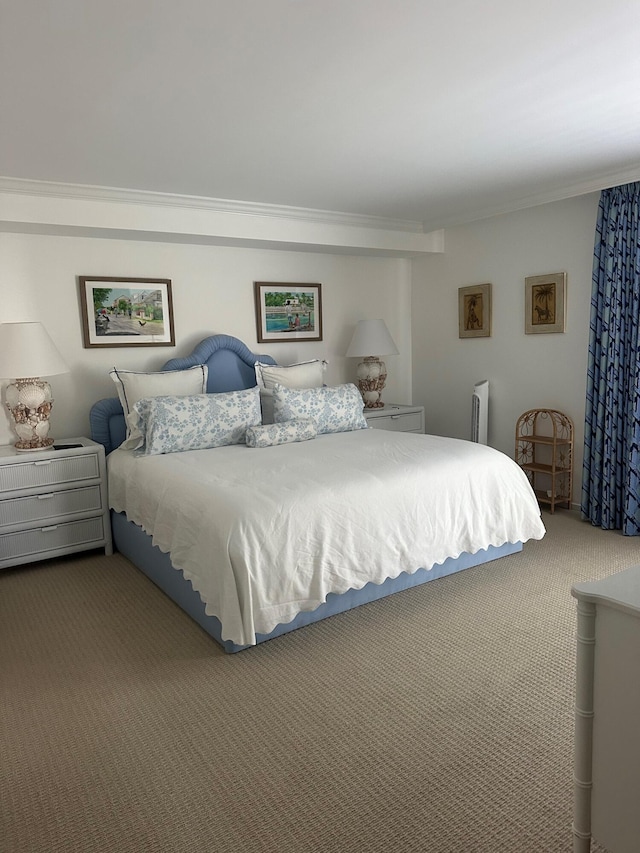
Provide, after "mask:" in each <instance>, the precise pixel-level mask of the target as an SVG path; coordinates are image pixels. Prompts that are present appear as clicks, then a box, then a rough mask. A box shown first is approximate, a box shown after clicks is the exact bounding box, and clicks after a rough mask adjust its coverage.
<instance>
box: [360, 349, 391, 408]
mask: <svg viewBox="0 0 640 853" xmlns="http://www.w3.org/2000/svg"><path fill="white" fill-rule="evenodd" d="M356 375H357V377H358V382H357V385H358V388H359V390H360V393H361V394H362V399H363V400H364V406H365V409H383V408H384V403H383V402H382V389H383V388H384V386H385V384H386V381H387V366H386V364H385V363H384V361H380V359H379V358H378V357H377V356H375V355H368V356H367V357H366V358H365V359H364V360H363V361H361V362H360V364H359V365H358V371H357V374H356Z"/></svg>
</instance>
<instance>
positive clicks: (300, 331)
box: [254, 281, 322, 344]
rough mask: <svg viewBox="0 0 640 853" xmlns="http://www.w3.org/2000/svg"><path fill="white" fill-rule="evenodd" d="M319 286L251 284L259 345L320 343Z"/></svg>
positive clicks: (266, 282)
mask: <svg viewBox="0 0 640 853" xmlns="http://www.w3.org/2000/svg"><path fill="white" fill-rule="evenodd" d="M321 288H322V285H320V284H287V283H282V282H272V281H256V282H254V296H255V309H256V327H257V332H258V343H261V344H266V343H269V342H272V341H273V342H274V343H283V342H285V341H321V340H322V295H321Z"/></svg>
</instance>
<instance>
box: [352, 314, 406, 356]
mask: <svg viewBox="0 0 640 853" xmlns="http://www.w3.org/2000/svg"><path fill="white" fill-rule="evenodd" d="M364 355H398V348H397V347H396V345H395V343H394V341H393V338H392V337H391V335H390V334H389V329H387V324H386V323H385V322H384V320H358V325H357V326H356V328H355V331H354V333H353V337H352V338H351V343H350V344H349V349H348V350H347V358H352V357H357V356H364Z"/></svg>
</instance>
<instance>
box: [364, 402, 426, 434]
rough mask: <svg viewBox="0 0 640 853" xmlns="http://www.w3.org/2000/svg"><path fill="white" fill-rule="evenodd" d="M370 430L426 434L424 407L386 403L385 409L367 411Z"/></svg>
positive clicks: (365, 412)
mask: <svg viewBox="0 0 640 853" xmlns="http://www.w3.org/2000/svg"><path fill="white" fill-rule="evenodd" d="M364 416H365V418H366V419H367V423H368V424H369V427H370V428H373V429H388V430H392V431H393V432H424V406H399V405H395V404H394V403H386V404H385V407H384V408H383V409H365V410H364Z"/></svg>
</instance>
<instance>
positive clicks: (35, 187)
mask: <svg viewBox="0 0 640 853" xmlns="http://www.w3.org/2000/svg"><path fill="white" fill-rule="evenodd" d="M0 192H9V193H21V194H24V195H33V196H53V197H57V198H68V199H78V200H91V201H107V202H121V203H123V204H142V205H152V206H153V205H158V206H162V207H179V208H190V209H193V210H207V211H211V212H214V213H233V214H237V215H238V216H262V217H264V216H266V217H274V218H277V219H288V220H294V221H295V220H298V221H300V222H320V223H325V224H329V225H341V226H344V225H347V226H349V227H352V228H374V229H377V230H383V231H405V232H408V233H413V234H424V233H425V232H424V228H423V225H422V222H416V221H413V220H410V219H387V218H385V217H382V216H366V215H362V214H357V213H341V212H340V211H334V210H315V209H313V208H306V207H287V206H286V205H278V204H263V203H260V202H247V201H235V200H233V199H223V198H208V197H206V196H194V195H179V194H177V193H161V192H155V191H151V190H132V189H124V188H120V187H101V186H93V185H90V184H66V183H56V182H54V181H36V180H31V179H28V178H9V177H3V176H0Z"/></svg>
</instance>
